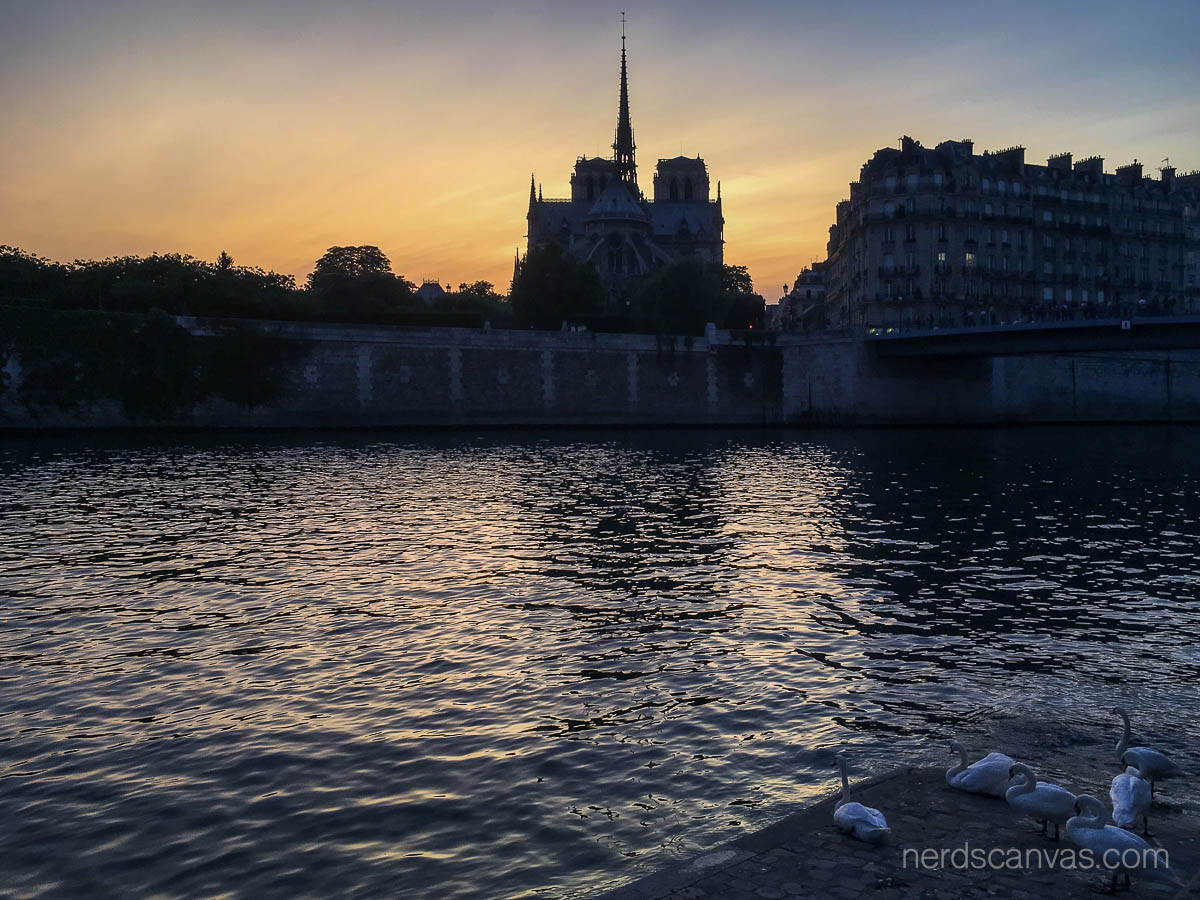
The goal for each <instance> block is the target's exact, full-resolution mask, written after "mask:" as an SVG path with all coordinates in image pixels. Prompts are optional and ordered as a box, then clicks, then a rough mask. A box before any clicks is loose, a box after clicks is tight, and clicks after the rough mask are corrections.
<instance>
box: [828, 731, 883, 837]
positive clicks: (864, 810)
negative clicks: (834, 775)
mask: <svg viewBox="0 0 1200 900" xmlns="http://www.w3.org/2000/svg"><path fill="white" fill-rule="evenodd" d="M837 767H838V769H839V770H840V771H841V773H842V799H841V800H839V801H838V803H837V806H836V807H834V810H833V824H834V825H836V826H837V829H838V831H841V832H843V833H845V834H849V835H852V836H854V837H856V838H858V839H859V840H860V841H866V842H867V843H869V844H882V843H883V842H884V841H886V840H887V839H888V836H889V835H890V834H891V831H890V830H889V829H888V826H887V821H886V820H885V819H884V818H883V813H881V812H880V811H879V810H877V809H872V808H871V807H869V806H863V805H862V804H861V803H858V802H856V801H852V800H851V799H850V783H849V782H848V781H847V780H846V760H845V758H844V757H843V756H842V755H841V754H840V753H839V754H838V757H837Z"/></svg>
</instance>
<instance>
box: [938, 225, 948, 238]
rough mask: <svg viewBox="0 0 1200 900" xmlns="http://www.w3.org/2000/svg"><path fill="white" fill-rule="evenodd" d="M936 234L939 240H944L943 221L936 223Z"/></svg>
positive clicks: (944, 229)
mask: <svg viewBox="0 0 1200 900" xmlns="http://www.w3.org/2000/svg"><path fill="white" fill-rule="evenodd" d="M937 236H938V240H939V241H944V240H945V239H946V224H945V223H944V222H942V223H940V224H939V225H938V229H937Z"/></svg>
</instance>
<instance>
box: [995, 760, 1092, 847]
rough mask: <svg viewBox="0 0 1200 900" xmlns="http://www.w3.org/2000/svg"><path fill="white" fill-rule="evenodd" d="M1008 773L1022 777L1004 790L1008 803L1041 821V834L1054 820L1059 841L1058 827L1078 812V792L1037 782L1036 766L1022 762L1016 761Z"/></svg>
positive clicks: (1055, 835) (1055, 836)
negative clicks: (1076, 794)
mask: <svg viewBox="0 0 1200 900" xmlns="http://www.w3.org/2000/svg"><path fill="white" fill-rule="evenodd" d="M1009 774H1010V775H1012V776H1013V777H1018V776H1019V777H1020V778H1021V779H1022V781H1021V783H1020V784H1015V785H1013V786H1012V787H1010V788H1009V789H1008V790H1007V791H1006V792H1005V794H1004V799H1005V800H1007V801H1008V805H1009V806H1011V807H1012V808H1013V809H1015V810H1018V811H1020V812H1023V813H1025V814H1026V815H1030V816H1033V817H1034V818H1035V819H1037V820H1038V821H1039V822H1041V823H1042V834H1045V833H1046V825H1047V824H1048V823H1049V822H1053V823H1054V839H1055V840H1058V826H1059V825H1065V824H1066V822H1067V819H1069V818H1071V816H1072V815H1074V814H1075V800H1076V798H1075V795H1074V794H1072V793H1071V792H1070V791H1068V790H1067V789H1066V788H1064V787H1059V786H1058V785H1057V784H1050V783H1049V782H1045V781H1038V780H1037V776H1036V775H1034V774H1033V769H1031V768H1029V766H1027V765H1025V764H1023V763H1017V764H1015V765H1014V766H1013V767H1012V769H1010V770H1009Z"/></svg>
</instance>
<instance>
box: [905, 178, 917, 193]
mask: <svg viewBox="0 0 1200 900" xmlns="http://www.w3.org/2000/svg"><path fill="white" fill-rule="evenodd" d="M904 184H905V186H906V187H907V188H908V189H909V190H910V191H915V190H916V189H917V176H916V175H909V176H908V177H907V178H905V179H904Z"/></svg>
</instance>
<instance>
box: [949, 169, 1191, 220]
mask: <svg viewBox="0 0 1200 900" xmlns="http://www.w3.org/2000/svg"><path fill="white" fill-rule="evenodd" d="M933 184H934V186H935V187H941V186H942V173H941V172H934V173H933ZM1185 215H1186V212H1185Z"/></svg>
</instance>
